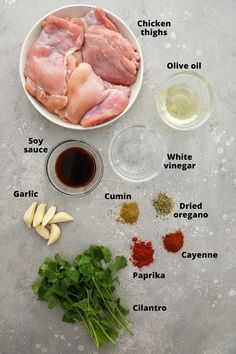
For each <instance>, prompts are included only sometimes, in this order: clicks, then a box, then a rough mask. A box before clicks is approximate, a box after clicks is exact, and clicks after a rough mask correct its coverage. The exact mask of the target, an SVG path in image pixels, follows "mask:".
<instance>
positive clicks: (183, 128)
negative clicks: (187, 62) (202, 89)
mask: <svg viewBox="0 0 236 354" xmlns="http://www.w3.org/2000/svg"><path fill="white" fill-rule="evenodd" d="M185 75H186V76H188V75H189V76H192V77H195V78H197V79H198V80H201V81H202V82H203V83H204V85H205V86H206V88H207V91H208V94H209V98H210V112H209V113H208V114H207V115H206V116H205V117H204V118H202V119H201V120H200V121H199V122H197V123H195V124H194V122H193V124H192V125H189V126H184V125H183V126H180V125H175V124H174V123H171V122H170V121H169V120H167V119H166V118H165V117H163V115H162V113H161V109H160V104H159V103H160V96H161V93H162V90H163V87H164V86H165V85H167V83H168V82H169V81H170V80H171V79H173V78H174V77H177V76H185ZM156 106H157V111H158V113H159V115H160V118H161V119H162V121H163V122H164V123H165V124H166V125H168V126H169V127H171V128H173V129H175V130H179V131H189V130H194V129H197V128H199V127H201V126H202V125H203V124H204V123H205V122H206V121H207V120H208V119H209V118H210V116H211V115H212V106H213V89H212V86H211V85H210V83H209V81H208V80H207V79H206V78H205V77H204V76H203V75H201V74H199V73H197V72H195V71H192V70H183V71H180V72H177V73H175V74H173V75H171V76H169V77H168V78H167V79H166V80H165V82H164V83H163V84H162V85H161V87H160V89H159V92H158V94H157V98H156Z"/></svg>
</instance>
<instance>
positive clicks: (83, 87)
mask: <svg viewBox="0 0 236 354" xmlns="http://www.w3.org/2000/svg"><path fill="white" fill-rule="evenodd" d="M106 87H108V88H106ZM129 94H130V89H129V88H128V87H124V86H120V87H119V86H115V87H114V88H113V86H112V85H110V84H107V83H105V82H104V81H103V80H102V79H101V78H100V77H99V76H97V75H96V74H95V73H94V71H93V69H92V67H91V66H90V65H89V64H87V63H81V64H79V66H78V67H77V68H76V69H75V70H74V71H73V74H72V75H71V78H70V81H69V83H68V92H67V96H68V104H67V106H66V108H65V109H64V110H63V111H61V112H58V114H59V115H60V116H61V117H62V118H66V119H67V120H68V121H70V122H71V123H73V124H79V123H81V125H82V126H83V127H90V126H93V125H98V124H101V123H104V122H106V121H108V120H110V119H111V118H114V117H115V116H117V115H119V114H120V113H121V112H123V110H124V109H125V108H126V106H127V105H128V102H129ZM86 112H87V113H86ZM82 117H83V118H82ZM81 119H82V120H81Z"/></svg>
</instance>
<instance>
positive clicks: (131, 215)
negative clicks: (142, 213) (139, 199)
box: [116, 202, 139, 225]
mask: <svg viewBox="0 0 236 354" xmlns="http://www.w3.org/2000/svg"><path fill="white" fill-rule="evenodd" d="M138 217H139V206H138V203H136V202H124V203H122V205H121V208H120V213H119V216H118V217H117V219H116V220H117V221H118V222H120V223H122V224H131V225H132V224H135V223H136V222H137V220H138Z"/></svg>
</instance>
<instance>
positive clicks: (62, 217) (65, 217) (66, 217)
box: [49, 211, 74, 224]
mask: <svg viewBox="0 0 236 354" xmlns="http://www.w3.org/2000/svg"><path fill="white" fill-rule="evenodd" d="M73 220H74V218H73V217H72V216H71V215H70V214H68V213H65V212H64V211H61V212H60V213H57V214H56V215H54V217H53V218H52V219H51V220H50V221H49V224H55V223H58V222H67V221H73Z"/></svg>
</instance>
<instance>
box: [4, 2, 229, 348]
mask: <svg viewBox="0 0 236 354" xmlns="http://www.w3.org/2000/svg"><path fill="white" fill-rule="evenodd" d="M87 2H88V3H90V4H98V5H99V6H102V7H104V8H107V9H109V10H111V11H113V12H114V13H115V14H117V15H118V16H120V17H121V18H122V19H123V20H124V21H126V22H127V24H128V25H129V26H130V27H131V29H132V30H133V31H134V33H135V34H136V35H137V37H138V38H139V41H140V45H141V47H142V50H143V55H144V60H145V74H144V81H143V86H142V89H141V93H140V96H139V98H138V100H137V102H136V103H135V105H134V106H133V107H132V109H131V110H130V111H129V112H128V114H126V116H125V117H124V118H123V119H122V120H121V121H119V122H117V123H115V124H114V125H111V126H110V127H107V128H103V129H101V130H96V131H94V132H93V131H91V132H85V133H80V132H73V131H70V130H66V129H62V128H60V127H57V126H55V125H53V124H52V123H50V122H48V121H47V120H46V119H44V118H43V117H41V116H40V114H39V113H37V112H36V110H35V109H34V108H33V107H32V106H31V105H30V103H29V102H28V100H27V98H26V96H25V94H24V92H23V90H22V87H21V83H20V80H19V74H18V61H19V53H20V49H21V45H22V42H23V40H24V38H25V36H26V34H27V32H28V31H29V29H30V28H31V26H32V25H33V24H34V22H35V21H37V20H38V19H39V18H40V17H41V16H43V15H44V14H45V13H46V12H48V11H49V10H52V9H54V8H56V7H59V6H63V5H66V4H70V3H71V1H69V0H63V1H61V0H51V1H39V0H35V1H27V0H22V1H20V0H5V1H4V0H1V15H0V26H1V32H0V33H1V51H0V64H1V65H0V67H1V70H0V78H1V101H0V102H1V122H2V123H1V129H0V134H1V190H2V192H1V200H0V203H1V204H0V205H1V226H0V227H1V238H0V259H1V267H0V280H1V283H0V284H1V285H0V353H1V354H32V353H34V354H39V353H48V354H59V353H61V354H75V353H86V354H97V353H98V351H97V350H96V349H95V347H94V346H93V343H92V342H91V340H90V339H89V338H88V335H87V333H86V332H85V331H84V330H83V329H82V328H81V327H77V326H74V325H70V324H66V323H63V322H62V321H61V319H60V316H61V312H60V310H59V309H54V310H53V311H50V310H48V309H47V306H46V304H45V303H41V302H38V301H37V300H36V298H35V296H34V294H33V293H32V291H31V283H32V281H33V280H34V279H35V278H36V276H37V270H38V267H39V265H40V264H41V262H42V261H43V259H44V258H45V257H46V256H52V255H53V254H54V253H56V252H61V253H62V254H63V255H64V256H65V257H68V258H70V259H71V258H72V257H74V256H76V255H77V254H78V253H80V252H81V251H83V249H85V248H86V247H87V246H88V245H89V244H91V243H99V244H104V245H107V246H109V247H110V248H111V249H112V251H113V252H114V254H124V255H126V256H127V257H129V245H130V240H131V237H132V236H133V235H134V234H138V235H140V237H142V238H143V239H148V240H151V241H152V242H153V244H154V246H155V249H156V260H155V263H154V264H153V265H152V266H150V267H149V269H147V271H158V272H164V273H165V274H166V279H165V280H146V281H145V282H143V281H141V280H140V281H138V280H133V279H132V271H133V270H134V269H133V267H132V266H131V264H129V267H128V268H127V269H126V270H124V271H122V272H121V274H120V278H121V286H120V288H119V289H118V293H119V295H120V296H121V298H122V299H123V301H124V303H126V304H127V305H128V306H129V307H130V309H131V312H130V318H131V319H132V320H133V322H134V326H133V329H134V332H135V335H134V336H133V337H130V336H128V335H126V334H125V333H123V334H122V335H121V337H120V338H119V341H118V344H117V348H116V353H117V354H144V353H145V354H235V353H236V338H235V328H236V284H235V270H236V269H235V266H236V237H235V205H236V203H235V202H236V200H235V190H236V169H235V143H236V139H235V128H236V124H235V115H234V113H235V111H234V110H235V86H234V81H235V65H234V66H233V61H234V59H235V35H234V34H235V30H236V28H235V12H236V6H235V1H233V0H231V1H230V0H225V1H220V0H214V1H213V0H208V1H206V0H199V1H194V0H191V1H186V0H181V1H178V2H177V1H174V0H166V1H164V0H160V1H154V0H150V1H142V0H139V1H137V0H133V1H125V0H120V1H108V0H103V1H100V2H96V1H87ZM149 18H150V19H156V18H157V19H163V20H166V21H171V22H172V27H171V29H169V34H168V36H167V37H159V38H152V37H140V33H139V29H138V27H137V25H136V23H137V20H139V19H149ZM176 60H178V61H180V62H186V63H192V62H195V61H199V60H200V61H201V62H202V71H201V73H202V74H203V75H205V76H206V77H207V79H208V80H209V81H210V82H211V85H212V87H213V90H214V112H213V114H212V117H211V118H210V120H209V121H208V122H207V123H206V124H205V125H204V126H202V127H201V128H199V129H197V130H196V131H191V132H179V131H174V130H172V129H171V128H169V127H167V126H166V125H164V123H162V122H161V120H160V118H159V117H158V115H157V112H156V107H155V94H156V91H157V90H158V88H159V87H160V85H161V83H162V82H163V81H165V80H166V79H167V77H168V76H170V75H171V74H173V71H170V70H169V71H168V70H167V69H166V63H167V62H168V61H176ZM234 64H235V62H234ZM137 122H145V123H147V124H152V125H154V126H155V127H156V129H157V130H158V131H159V133H160V134H161V135H162V136H163V138H164V140H165V142H166V145H167V150H168V151H169V152H184V153H190V154H192V155H193V159H194V162H196V163H197V168H196V169H195V170H194V171H186V172H182V171H176V172H174V171H169V172H168V171H167V170H165V171H163V172H162V173H161V174H160V176H159V177H158V178H156V179H155V180H154V181H152V182H151V183H147V184H142V185H136V184H131V183H126V182H123V181H122V180H121V179H119V178H118V177H117V176H116V175H115V174H114V173H113V171H112V170H111V168H110V166H109V164H108V158H107V150H108V144H109V142H110V140H111V138H112V136H113V134H114V133H115V132H116V131H118V130H119V129H120V128H121V127H124V126H127V125H129V124H133V123H137ZM29 137H35V138H44V145H45V146H48V147H49V148H50V147H51V146H53V145H54V144H56V143H58V142H60V141H62V140H65V139H68V138H83V139H86V140H87V141H88V142H91V143H93V144H94V145H95V146H96V147H98V148H99V149H100V152H101V154H102V157H103V159H104V164H105V173H104V178H103V180H102V183H101V184H100V185H99V187H98V188H97V189H96V190H95V191H94V192H93V193H92V194H90V195H88V196H87V197H85V198H83V199H71V198H67V197H64V196H61V195H59V194H57V193H56V192H55V191H54V190H53V189H51V187H50V186H49V185H48V184H47V181H46V178H45V174H44V163H45V155H30V154H24V153H23V147H24V146H26V145H27V140H28V138H29ZM28 189H34V190H38V191H39V200H41V201H48V202H50V203H55V204H56V205H57V207H58V209H59V210H66V211H68V212H70V213H71V214H72V215H74V217H75V221H74V222H73V223H70V224H67V225H63V235H62V237H61V239H60V240H59V241H58V242H57V243H56V244H55V245H54V246H53V247H51V248H47V247H46V245H45V243H44V242H43V240H41V239H40V238H39V237H37V236H36V235H34V234H33V233H32V231H30V230H28V229H27V228H26V227H25V225H24V224H23V222H22V215H23V213H24V211H25V209H26V208H27V207H28V205H29V204H30V202H31V201H32V200H29V199H25V198H21V199H20V198H18V199H17V198H14V197H13V192H14V191H15V190H21V191H25V190H28ZM158 191H166V192H169V193H171V194H172V196H173V198H174V199H175V202H176V206H178V203H179V202H180V201H182V202H189V201H192V202H203V206H204V210H206V211H207V212H208V213H209V217H208V219H206V220H204V221H201V220H193V221H188V222H186V221H184V220H176V219H173V218H172V217H170V218H168V219H166V220H163V221H160V220H157V219H156V217H155V213H154V210H153V208H152V206H151V200H152V196H153V195H154V194H155V193H156V192H158ZM105 192H111V193H115V192H126V193H132V196H133V199H134V200H137V201H138V202H139V204H140V207H141V217H140V220H139V223H138V225H137V226H134V227H128V226H126V225H120V224H117V223H116V222H115V220H114V217H112V216H109V215H108V210H109V209H112V210H113V211H114V212H116V211H117V210H118V209H119V202H115V201H106V200H105V199H104V194H105ZM177 209H178V208H177V207H176V210H177ZM176 228H181V229H182V230H183V231H184V233H185V246H184V249H185V250H186V251H190V252H191V251H192V252H203V251H209V252H210V251H214V252H218V253H219V258H218V259H217V260H195V261H190V260H184V259H182V258H181V254H175V255H171V254H166V253H165V251H164V250H163V248H162V243H161V236H162V235H164V234H165V233H167V232H170V231H172V230H174V229H176ZM137 303H144V304H148V305H151V304H157V305H166V306H167V307H168V310H167V312H165V313H139V312H136V313H135V312H133V311H132V306H133V304H137ZM101 353H104V354H105V353H106V354H108V353H109V354H110V353H111V348H107V349H105V350H101Z"/></svg>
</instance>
